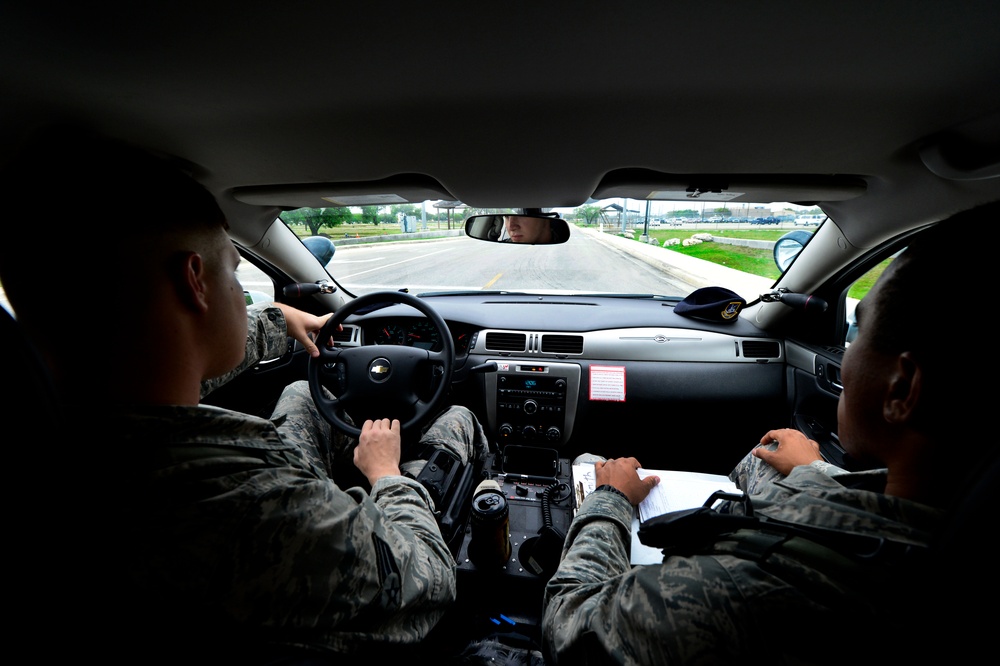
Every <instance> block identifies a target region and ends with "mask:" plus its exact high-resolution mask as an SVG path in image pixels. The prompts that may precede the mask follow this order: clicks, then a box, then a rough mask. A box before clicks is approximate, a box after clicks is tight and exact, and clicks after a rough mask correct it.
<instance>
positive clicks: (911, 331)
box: [542, 204, 998, 666]
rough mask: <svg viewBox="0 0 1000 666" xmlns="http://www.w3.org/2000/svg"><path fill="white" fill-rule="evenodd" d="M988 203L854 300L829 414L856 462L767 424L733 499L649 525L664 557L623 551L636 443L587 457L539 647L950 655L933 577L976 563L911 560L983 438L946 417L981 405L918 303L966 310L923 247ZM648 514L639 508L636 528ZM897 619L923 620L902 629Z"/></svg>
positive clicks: (622, 660) (643, 655) (987, 446)
mask: <svg viewBox="0 0 1000 666" xmlns="http://www.w3.org/2000/svg"><path fill="white" fill-rule="evenodd" d="M997 211H998V209H997V206H996V204H989V205H985V206H982V207H980V208H979V209H972V210H971V211H967V212H966V213H960V214H959V215H957V216H956V220H951V221H948V222H945V223H942V224H940V225H938V226H937V227H936V228H933V229H930V230H928V231H925V232H923V233H922V234H921V235H919V236H916V237H915V238H914V239H911V244H910V246H909V247H908V248H907V250H906V251H905V252H903V253H902V254H901V255H899V256H898V257H897V258H896V259H894V260H893V261H892V263H890V264H889V266H888V268H887V269H886V270H885V271H884V272H883V273H882V275H881V276H880V277H879V279H878V280H877V281H876V284H875V286H874V287H873V288H872V290H871V291H870V292H869V293H868V294H867V296H865V298H864V299H863V300H862V301H861V302H860V303H859V305H858V309H857V315H858V323H859V331H858V335H857V337H856V339H855V340H854V341H853V342H852V343H851V345H850V347H849V348H848V349H847V350H846V352H845V354H844V357H843V361H842V364H841V377H842V380H843V390H842V391H841V393H840V397H839V405H838V410H837V428H838V435H839V436H840V441H841V443H842V444H843V446H844V449H845V451H846V452H847V453H848V454H849V455H850V456H851V457H852V458H853V459H854V460H855V461H856V462H857V463H858V464H859V468H861V469H863V470H864V471H850V472H849V471H846V470H843V469H840V468H838V467H836V466H834V465H830V464H829V463H826V462H824V461H823V460H822V459H821V456H820V454H819V447H818V445H817V444H816V443H815V442H813V441H811V440H808V439H807V438H806V436H805V435H804V434H803V433H801V432H799V431H797V430H792V429H788V428H785V429H779V430H772V431H770V432H768V433H766V434H765V435H764V437H762V438H761V446H759V447H756V448H755V449H754V450H753V451H752V452H751V454H750V455H749V456H748V457H747V458H745V459H744V460H743V461H742V462H741V463H740V464H739V465H738V466H737V467H736V468H735V469H734V470H733V472H732V474H731V478H732V479H733V480H736V481H738V482H739V484H740V485H741V486H742V487H743V488H744V489H745V490H746V491H747V492H748V496H747V498H746V499H745V500H744V501H742V502H738V503H737V502H729V503H727V504H726V505H724V506H723V507H721V510H719V511H708V512H707V515H705V513H706V512H704V511H699V512H696V513H693V512H688V513H682V514H681V515H683V516H685V517H687V518H690V517H691V516H692V515H693V516H695V517H696V518H695V520H694V522H692V521H691V520H689V521H687V522H678V517H677V515H676V514H675V515H674V516H673V519H674V522H672V523H668V524H667V525H665V526H664V525H656V527H657V528H662V529H661V531H660V532H659V533H658V536H659V541H658V542H657V543H656V546H657V547H660V548H662V549H663V553H664V559H663V562H662V563H661V564H653V565H639V566H635V567H633V566H631V564H630V553H629V547H630V544H631V535H630V528H631V523H632V517H633V511H634V509H633V507H634V506H637V505H638V504H639V503H640V502H641V501H642V500H643V499H645V497H646V496H647V495H648V493H649V492H650V489H651V488H652V486H653V485H655V484H656V483H657V482H658V480H657V479H656V478H655V477H647V478H646V479H640V478H639V476H638V474H637V472H636V470H637V469H638V468H639V467H640V466H641V465H640V463H639V461H638V460H636V459H635V458H618V459H611V460H608V461H606V462H604V461H600V460H598V461H597V462H595V463H594V465H595V474H596V483H597V485H598V487H597V489H596V490H595V491H594V492H592V493H591V494H590V495H588V496H587V497H586V498H585V499H584V500H583V502H582V503H581V506H580V507H579V510H578V512H577V514H576V516H575V517H574V519H573V521H572V523H571V524H570V527H569V530H568V534H567V538H566V541H565V544H564V549H563V554H562V560H561V562H560V565H559V567H558V568H557V570H556V572H555V574H554V575H553V576H552V578H551V579H550V580H549V581H548V582H547V585H546V590H545V597H544V609H543V620H542V623H543V626H542V631H543V637H544V650H545V656H546V660H547V662H546V663H553V664H554V663H565V664H574V665H575V664H583V663H617V664H644V665H647V664H740V665H745V664H774V663H781V664H838V666H842V665H843V664H845V663H852V662H853V661H855V660H856V659H862V660H864V661H866V662H872V663H874V662H876V661H892V660H902V661H905V660H907V658H908V656H917V657H920V658H925V659H926V658H928V654H924V653H921V646H933V648H934V649H941V650H942V651H944V652H945V653H946V654H947V655H949V656H951V657H953V656H954V655H955V654H958V653H960V652H962V651H963V650H965V648H964V647H963V645H962V644H956V641H953V640H951V639H950V636H953V635H958V634H957V632H956V630H958V631H962V629H963V627H962V625H963V624H971V623H973V622H975V619H974V618H972V619H971V620H970V617H971V615H972V614H970V613H960V610H959V609H956V608H954V606H955V605H956V603H955V600H956V599H958V595H957V594H955V593H953V592H950V590H949V591H945V588H951V587H953V586H952V585H949V584H948V583H945V584H944V585H942V584H941V582H940V581H937V580H936V579H939V578H941V579H943V580H944V581H949V580H955V581H960V582H961V583H962V585H964V586H966V592H969V593H974V590H973V589H972V588H973V586H975V585H976V584H977V582H978V581H976V578H978V577H983V576H984V568H980V569H976V568H975V567H974V566H972V563H973V562H975V561H976V557H975V556H974V554H973V553H972V552H970V553H969V555H970V557H969V558H968V563H969V565H970V566H969V568H970V569H971V571H970V572H962V571H957V570H956V569H957V568H958V567H960V566H962V565H958V566H956V565H955V564H954V563H949V564H950V566H951V569H952V570H951V571H941V570H931V569H930V568H929V567H927V566H925V565H924V564H923V563H924V562H925V558H927V557H929V554H928V553H931V552H933V550H932V548H933V546H934V545H936V544H937V542H938V539H939V538H941V536H942V534H947V530H946V525H947V523H946V519H947V517H948V515H949V514H948V511H949V510H950V509H951V508H952V507H953V506H954V505H955V503H956V501H957V500H960V499H962V498H963V497H964V496H965V495H964V494H965V493H966V492H967V489H966V488H965V487H964V485H963V483H964V479H966V478H967V477H968V470H967V468H968V466H969V464H970V461H973V462H974V461H977V460H980V459H987V460H990V459H995V455H996V454H995V450H994V447H993V443H992V438H989V437H982V436H981V434H980V433H979V432H978V431H977V430H976V426H975V425H973V422H974V419H966V418H956V414H966V413H968V414H982V413H985V412H986V409H985V408H983V407H980V408H979V409H976V408H971V407H970V406H969V404H967V403H972V402H974V401H976V400H978V401H979V403H980V405H981V404H982V403H983V402H984V400H983V399H982V397H981V395H975V396H973V395H970V394H971V393H974V392H969V391H958V390H956V387H959V386H962V385H963V384H964V382H963V379H962V372H964V371H965V369H964V368H963V367H962V364H960V363H955V362H954V360H953V359H952V358H951V357H950V356H949V354H950V353H951V352H950V351H949V349H948V347H947V345H941V344H940V336H939V332H938V331H935V330H934V328H933V327H930V326H927V325H926V322H925V321H923V320H922V319H921V318H922V317H923V316H924V314H923V313H924V312H925V309H924V308H925V305H926V304H927V303H937V304H945V303H947V307H948V308H950V309H951V311H952V312H955V313H960V314H958V315H957V316H971V313H973V312H976V311H977V308H978V306H979V303H978V301H974V300H973V299H975V298H977V294H976V292H975V290H964V291H962V290H955V289H953V288H952V287H951V285H949V284H948V283H947V281H944V280H940V279H939V276H938V275H937V274H936V271H935V266H937V264H938V262H939V261H940V259H939V251H938V248H939V247H941V246H942V245H943V244H944V243H945V242H947V239H948V238H949V236H948V233H949V224H951V225H952V226H951V229H956V228H957V229H963V228H965V226H963V225H968V224H971V223H979V224H982V223H992V222H995V221H996V216H997ZM959 218H963V219H962V221H961V222H959V221H957V220H958V219H959ZM956 225H957V226H956ZM956 291H962V293H958V294H956V293H955V292H956ZM982 499H983V501H988V500H987V498H986V497H985V496H984V497H983V498H982ZM751 508H752V511H750V510H749V509H751ZM727 514H728V515H727ZM692 525H696V526H697V527H698V528H699V529H697V530H696V529H694V528H693V527H692ZM653 531H654V523H651V524H650V525H649V526H648V527H647V530H646V532H647V533H646V534H645V535H644V536H645V537H646V538H647V539H649V538H650V536H651V535H650V534H649V533H650V532H653ZM645 542H646V543H647V545H651V544H649V541H648V540H647V541H645ZM957 548H958V549H959V550H958V551H957V553H962V552H964V551H965V549H968V550H969V551H972V549H973V548H974V545H973V544H964V543H962V544H958V546H957ZM979 559H980V560H982V558H979ZM963 564H965V563H964V562H963ZM985 576H987V577H989V578H990V579H992V578H993V576H990V575H989V574H988V573H985ZM929 577H934V580H930V579H929ZM994 587H995V586H994ZM925 592H927V593H928V594H927V595H926V598H925V596H924V593H925ZM959 594H961V592H959ZM962 603H964V602H962ZM939 611H940V612H939ZM958 613H960V614H959V615H958V617H959V618H960V620H959V622H957V623H955V622H952V621H951V620H950V618H949V617H948V616H950V615H953V614H958ZM928 618H930V619H928ZM981 624H982V622H978V623H977V626H978V625H981ZM912 627H920V628H922V631H924V632H926V633H933V634H935V635H928V636H916V635H912V633H913V629H912ZM961 635H963V636H969V635H973V634H970V632H968V631H967V630H965V631H962V633H961ZM977 641H978V642H979V643H982V642H983V640H982V638H978V637H977ZM963 642H964V641H960V642H958V643H963ZM902 655H907V656H902ZM950 660H952V661H953V660H954V659H950Z"/></svg>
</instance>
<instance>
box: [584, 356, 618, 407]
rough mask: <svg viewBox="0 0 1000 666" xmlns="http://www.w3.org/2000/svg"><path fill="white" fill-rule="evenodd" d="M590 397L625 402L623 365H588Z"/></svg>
mask: <svg viewBox="0 0 1000 666" xmlns="http://www.w3.org/2000/svg"><path fill="white" fill-rule="evenodd" d="M590 399H591V400H610V401H612V402H625V367H624V366H619V365H592V366H590Z"/></svg>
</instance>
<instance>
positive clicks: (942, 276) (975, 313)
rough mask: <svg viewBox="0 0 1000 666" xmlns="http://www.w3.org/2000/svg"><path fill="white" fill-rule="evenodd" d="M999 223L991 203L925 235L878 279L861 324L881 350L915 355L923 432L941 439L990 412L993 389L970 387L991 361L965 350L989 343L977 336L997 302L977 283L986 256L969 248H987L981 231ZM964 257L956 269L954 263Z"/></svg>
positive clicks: (999, 207)
mask: <svg viewBox="0 0 1000 666" xmlns="http://www.w3.org/2000/svg"><path fill="white" fill-rule="evenodd" d="M998 224H1000V202H993V203H988V204H983V205H980V206H977V207H975V208H972V209H969V210H966V211H963V212H961V213H958V214H956V215H954V216H952V217H951V218H949V219H947V220H944V221H942V222H940V223H938V224H936V225H934V226H932V227H930V228H928V229H926V230H924V231H922V232H919V233H918V234H917V235H915V236H914V237H913V240H912V241H911V242H910V243H909V245H908V246H907V248H906V250H904V251H903V252H902V253H901V254H900V255H899V257H897V258H896V259H894V260H893V263H894V264H895V266H894V269H893V271H892V272H891V273H889V274H887V275H885V279H884V280H881V281H880V284H879V298H878V302H876V303H873V304H871V305H873V306H874V307H870V308H868V309H867V310H866V312H865V317H866V319H867V321H863V322H861V326H863V327H867V332H866V335H868V336H869V339H870V341H871V344H872V345H873V346H874V347H875V348H876V349H878V350H879V351H882V352H885V353H890V354H898V353H902V352H911V353H912V354H913V355H914V356H915V357H916V358H917V359H918V361H919V363H920V365H921V368H922V369H923V371H924V376H925V379H926V381H925V385H924V388H925V400H924V404H925V405H927V406H928V408H929V410H930V411H929V412H927V417H926V418H925V427H926V428H928V429H930V430H932V431H934V432H935V434H937V435H943V434H944V433H946V432H948V431H949V429H952V431H953V432H956V433H957V432H959V431H961V430H964V429H965V428H966V427H968V426H970V425H971V423H972V421H974V420H975V419H978V418H982V416H983V414H984V412H982V411H981V410H982V409H985V399H984V396H985V395H986V394H987V393H988V391H983V390H982V389H979V388H975V387H973V386H971V384H970V382H969V379H970V377H971V373H972V372H973V371H974V370H973V369H974V368H975V367H976V366H977V365H981V366H982V367H985V365H986V364H985V363H980V362H977V361H976V360H975V358H974V357H972V356H970V355H969V354H968V353H967V351H966V352H965V353H963V348H965V349H966V350H967V346H968V345H969V344H980V343H983V342H985V339H980V340H978V341H977V340H975V339H974V338H973V337H972V336H973V335H974V333H975V331H976V330H977V329H981V328H982V327H983V326H984V325H985V324H986V321H987V320H988V319H989V312H990V311H991V310H992V303H991V302H990V300H989V298H988V294H989V293H990V292H989V290H988V288H987V285H984V284H981V283H980V281H979V280H978V279H977V278H976V274H977V273H976V271H978V272H979V274H985V265H984V264H983V263H982V262H983V261H984V260H986V256H987V254H986V253H985V252H983V251H981V250H979V251H976V250H973V251H971V252H970V251H969V248H971V247H972V246H973V244H980V246H981V247H982V245H981V244H982V243H984V242H985V241H984V239H983V238H982V236H981V235H980V234H984V235H989V236H995V232H994V231H993V229H995V228H996V226H997V225H998ZM970 239H973V240H970ZM989 247H992V244H989ZM964 254H967V255H968V256H967V257H965V258H963V259H962V260H961V261H960V262H958V265H957V266H956V259H955V258H956V257H963V255H964ZM984 296H985V298H984ZM982 351H983V352H984V353H985V352H986V349H985V348H984V349H983V350H982ZM983 361H986V356H985V355H984V357H983Z"/></svg>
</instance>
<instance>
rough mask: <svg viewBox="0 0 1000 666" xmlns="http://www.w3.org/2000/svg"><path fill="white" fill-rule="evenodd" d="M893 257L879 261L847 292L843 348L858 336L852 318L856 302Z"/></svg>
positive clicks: (854, 321) (856, 324) (855, 321)
mask: <svg viewBox="0 0 1000 666" xmlns="http://www.w3.org/2000/svg"><path fill="white" fill-rule="evenodd" d="M897 254H898V253H897ZM895 257H896V255H895V254H894V255H892V256H891V257H889V258H888V259H885V260H883V261H880V262H879V263H878V265H876V266H875V267H874V268H872V269H870V270H869V271H868V272H867V273H865V274H864V275H862V276H861V277H860V278H858V279H857V280H855V281H854V284H852V285H851V288H850V289H848V290H847V327H846V329H847V330H846V331H845V336H844V347H849V346H850V344H851V343H852V342H854V338H856V337H857V336H858V322H857V319H856V318H855V316H854V308H855V307H856V306H857V304H858V301H860V300H861V299H862V298H864V297H865V294H867V293H868V291H869V290H870V289H871V288H872V286H873V285H874V284H875V280H877V279H878V277H879V276H880V275H882V272H883V271H884V270H885V269H886V267H887V266H888V265H889V263H890V262H891V261H892V260H893V258H895Z"/></svg>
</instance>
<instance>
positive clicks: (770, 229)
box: [242, 199, 825, 301]
mask: <svg viewBox="0 0 1000 666" xmlns="http://www.w3.org/2000/svg"><path fill="white" fill-rule="evenodd" d="M511 210H512V209H474V208H469V207H465V206H461V205H459V204H456V203H454V202H440V201H427V202H424V203H423V204H422V205H417V204H410V205H404V206H385V207H381V206H379V207H376V206H368V207H363V208H325V209H298V210H295V211H289V212H286V213H283V214H282V215H281V220H282V221H283V222H284V223H285V224H286V225H287V226H288V227H289V228H290V229H292V231H294V232H295V233H296V235H298V236H299V237H300V238H302V239H306V238H309V237H311V236H325V237H327V238H329V239H330V240H331V241H332V242H333V244H334V246H335V253H334V255H333V257H332V259H331V260H330V261H329V263H327V265H326V266H327V270H328V272H329V273H330V275H331V276H332V277H333V278H334V279H335V280H336V281H337V283H338V284H339V285H341V287H343V288H344V289H345V290H346V291H347V292H349V293H350V294H353V295H355V296H360V295H363V294H366V293H370V292H373V291H382V290H398V289H407V290H409V291H410V293H416V294H420V293H427V292H442V291H443V292H453V291H508V292H531V293H536V292H544V293H556V294H595V293H600V294H622V295H629V296H644V297H663V298H671V299H679V298H683V297H684V296H686V295H687V294H689V293H690V292H692V291H694V290H695V289H698V288H700V287H704V286H721V287H726V288H728V289H731V290H733V291H735V292H736V293H738V294H740V295H741V296H743V298H744V299H745V300H747V301H751V300H754V299H755V298H757V297H758V296H759V294H760V293H761V292H762V291H764V290H766V289H767V288H769V287H770V285H772V284H773V283H774V282H775V281H776V280H777V278H778V277H779V276H780V271H779V269H778V268H777V266H776V264H775V260H774V256H773V245H774V242H775V241H776V240H778V239H779V238H781V237H782V236H783V235H785V234H788V233H790V232H793V231H795V230H799V235H800V236H801V234H802V232H806V233H807V234H808V235H810V236H811V233H812V232H813V231H814V229H813V228H811V227H810V228H804V227H803V226H799V224H797V223H796V220H798V219H800V218H802V217H803V216H804V215H814V216H815V215H818V216H819V219H825V216H824V215H822V212H821V211H819V209H817V208H808V207H803V206H796V205H793V204H788V203H778V204H775V203H769V204H739V205H738V206H737V205H734V204H728V205H722V204H705V205H702V204H699V205H698V206H697V208H694V207H692V206H691V204H689V203H676V202H646V201H634V200H623V199H618V200H613V201H610V200H609V201H604V202H598V203H595V204H591V205H586V206H580V207H577V208H553V209H546V213H548V214H558V215H559V216H560V217H561V218H562V219H564V220H566V221H567V223H568V224H569V227H570V237H569V240H568V241H567V242H566V243H563V244H559V245H531V246H518V247H512V246H511V244H509V243H494V242H486V241H482V240H476V239H473V238H469V237H468V236H466V235H465V231H464V221H465V220H466V219H467V218H468V217H469V216H472V215H484V214H500V213H510V212H511ZM809 219H810V221H811V220H813V219H815V218H813V217H811V218H809ZM242 279H243V280H244V287H245V288H247V289H248V290H252V289H253V288H254V285H253V284H251V283H248V281H252V280H253V278H251V277H249V276H247V277H243V278H242ZM254 284H256V283H254Z"/></svg>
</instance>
